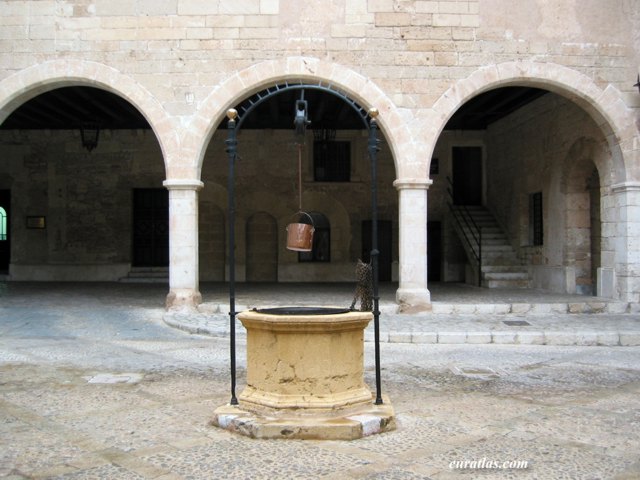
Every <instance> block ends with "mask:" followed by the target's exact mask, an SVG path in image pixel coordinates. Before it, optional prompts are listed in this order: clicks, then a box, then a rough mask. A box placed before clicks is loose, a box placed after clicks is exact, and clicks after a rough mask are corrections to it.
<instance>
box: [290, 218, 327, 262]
mask: <svg viewBox="0 0 640 480" xmlns="http://www.w3.org/2000/svg"><path fill="white" fill-rule="evenodd" d="M309 215H311V218H313V225H314V227H315V231H314V232H313V246H312V248H311V251H310V252H299V253H298V261H299V262H330V261H331V226H330V225H329V220H328V219H327V217H325V216H324V215H323V214H321V213H317V212H311V213H310V214H309ZM301 221H302V222H303V223H309V222H310V220H308V219H307V220H306V221H304V220H301Z"/></svg>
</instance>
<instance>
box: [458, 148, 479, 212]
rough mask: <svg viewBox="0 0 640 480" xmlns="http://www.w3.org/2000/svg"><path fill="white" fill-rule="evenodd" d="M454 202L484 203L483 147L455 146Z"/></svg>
mask: <svg viewBox="0 0 640 480" xmlns="http://www.w3.org/2000/svg"><path fill="white" fill-rule="evenodd" d="M452 158H453V172H452V173H453V203H454V204H455V205H482V147H453V150H452Z"/></svg>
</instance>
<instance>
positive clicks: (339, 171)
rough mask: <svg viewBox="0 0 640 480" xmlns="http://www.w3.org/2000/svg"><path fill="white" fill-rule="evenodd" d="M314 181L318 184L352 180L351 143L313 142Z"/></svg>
mask: <svg viewBox="0 0 640 480" xmlns="http://www.w3.org/2000/svg"><path fill="white" fill-rule="evenodd" d="M313 179H314V180H315V181H316V182H349V181H350V180H351V143H350V142H336V141H315V142H313Z"/></svg>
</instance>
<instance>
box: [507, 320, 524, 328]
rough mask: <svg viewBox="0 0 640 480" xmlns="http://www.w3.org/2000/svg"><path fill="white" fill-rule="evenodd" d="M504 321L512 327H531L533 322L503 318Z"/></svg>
mask: <svg viewBox="0 0 640 480" xmlns="http://www.w3.org/2000/svg"><path fill="white" fill-rule="evenodd" d="M502 323H504V324H505V325H509V326H510V327H530V326H531V324H530V323H529V322H527V321H526V320H503V321H502Z"/></svg>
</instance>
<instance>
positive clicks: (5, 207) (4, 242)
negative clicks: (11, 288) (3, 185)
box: [0, 190, 11, 273]
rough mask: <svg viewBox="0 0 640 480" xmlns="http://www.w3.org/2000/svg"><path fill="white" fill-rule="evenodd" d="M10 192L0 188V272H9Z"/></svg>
mask: <svg viewBox="0 0 640 480" xmlns="http://www.w3.org/2000/svg"><path fill="white" fill-rule="evenodd" d="M10 232H11V192H10V191H9V190H0V273H8V272H9V261H10V260H11V234H10Z"/></svg>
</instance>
